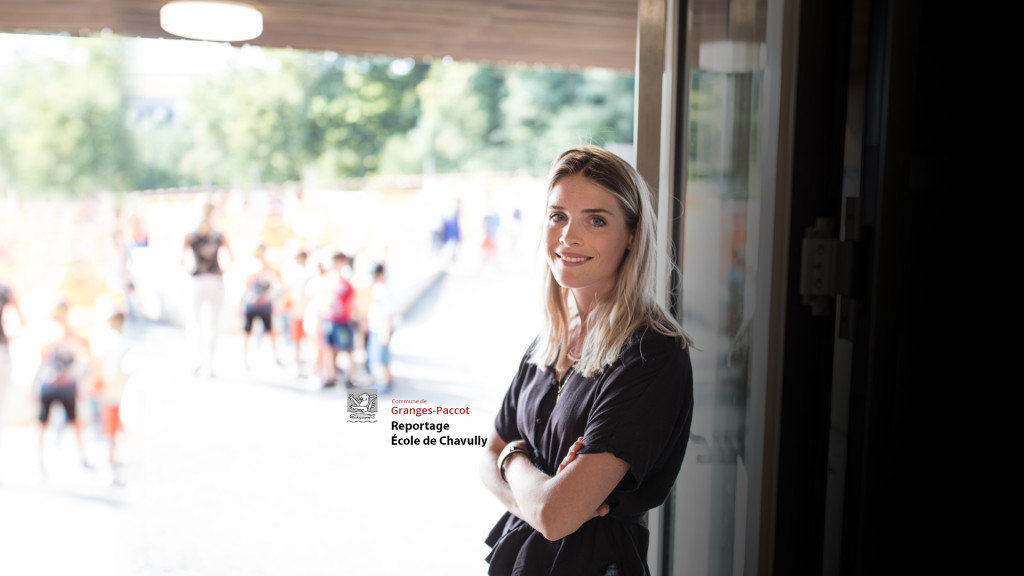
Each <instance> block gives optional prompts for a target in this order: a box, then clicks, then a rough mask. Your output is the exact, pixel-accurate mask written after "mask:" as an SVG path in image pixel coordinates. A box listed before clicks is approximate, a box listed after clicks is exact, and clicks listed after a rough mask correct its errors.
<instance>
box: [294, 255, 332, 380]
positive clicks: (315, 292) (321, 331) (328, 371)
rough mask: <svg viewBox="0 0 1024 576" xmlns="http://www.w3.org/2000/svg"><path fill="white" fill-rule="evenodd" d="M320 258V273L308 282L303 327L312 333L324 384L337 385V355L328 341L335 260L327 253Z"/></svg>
mask: <svg viewBox="0 0 1024 576" xmlns="http://www.w3.org/2000/svg"><path fill="white" fill-rule="evenodd" d="M318 256H319V257H318V258H316V259H315V260H316V267H317V272H318V273H317V274H316V275H315V276H312V277H311V278H310V279H309V281H308V282H307V283H306V310H305V313H304V314H303V316H302V329H303V331H304V332H305V333H306V334H308V335H309V337H310V340H311V341H312V343H313V345H314V346H315V351H316V363H315V366H316V370H315V373H316V376H317V378H318V379H319V381H320V382H319V383H320V385H321V387H324V388H328V387H330V386H333V385H334V378H335V368H333V367H331V365H330V364H331V362H330V358H331V357H332V356H333V352H332V351H331V345H330V343H329V342H328V341H327V328H328V327H329V323H328V322H327V320H326V318H327V309H328V306H327V303H328V301H329V300H330V297H331V282H330V278H331V270H332V267H331V263H330V261H327V260H325V259H324V257H323V254H318Z"/></svg>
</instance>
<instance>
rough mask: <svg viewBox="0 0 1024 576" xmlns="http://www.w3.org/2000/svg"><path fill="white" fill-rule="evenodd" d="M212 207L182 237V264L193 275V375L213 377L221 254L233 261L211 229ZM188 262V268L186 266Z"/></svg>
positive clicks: (221, 238) (221, 296)
mask: <svg viewBox="0 0 1024 576" xmlns="http://www.w3.org/2000/svg"><path fill="white" fill-rule="evenodd" d="M213 210H214V206H213V204H211V203H206V204H203V207H202V215H201V217H200V219H199V223H198V224H197V225H196V228H195V230H193V231H192V232H189V233H188V234H186V235H185V242H184V244H183V245H182V249H181V262H182V264H183V265H185V267H186V269H188V268H191V274H192V294H191V296H192V302H191V304H192V307H191V316H190V318H189V320H188V324H189V330H188V331H189V332H190V340H192V342H193V344H194V345H195V346H196V348H197V358H196V365H195V367H194V372H195V374H197V375H199V374H203V373H205V374H206V375H207V376H213V357H214V352H215V350H216V346H217V335H218V331H219V329H220V316H221V309H222V307H223V305H224V270H223V268H222V267H221V261H220V258H221V252H222V251H223V252H226V254H227V256H228V258H230V259H231V260H234V255H233V254H232V253H231V246H230V245H229V244H228V240H227V238H226V237H225V236H224V234H223V233H222V232H220V231H218V230H217V229H215V228H214V227H213V223H212V216H213ZM189 261H191V266H189Z"/></svg>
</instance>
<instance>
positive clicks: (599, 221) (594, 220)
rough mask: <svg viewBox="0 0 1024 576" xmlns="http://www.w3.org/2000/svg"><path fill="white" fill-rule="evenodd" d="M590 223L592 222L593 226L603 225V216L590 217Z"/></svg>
mask: <svg viewBox="0 0 1024 576" xmlns="http://www.w3.org/2000/svg"><path fill="white" fill-rule="evenodd" d="M590 223H591V224H593V225H594V226H604V225H605V224H606V222H605V221H604V218H601V217H599V216H594V217H593V218H591V219H590Z"/></svg>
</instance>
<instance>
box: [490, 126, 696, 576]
mask: <svg viewBox="0 0 1024 576" xmlns="http://www.w3.org/2000/svg"><path fill="white" fill-rule="evenodd" d="M653 200H654V199H653V197H652V194H651V192H650V190H649V189H648V187H647V185H646V184H645V183H644V181H643V179H642V178H641V177H640V175H639V174H638V173H637V172H636V170H635V169H633V168H632V167H631V166H630V165H629V164H628V163H626V162H625V161H624V160H622V159H621V158H619V157H618V156H615V155H614V154H612V153H610V152H608V151H606V150H604V149H601V148H598V147H595V146H577V147H574V148H570V149H568V150H566V151H565V152H563V153H562V154H561V155H560V156H559V157H558V159H557V160H556V161H555V163H554V165H553V166H552V169H551V174H550V176H549V179H548V192H547V199H546V214H547V218H546V224H545V227H544V230H543V231H542V236H541V243H540V245H541V247H542V249H544V253H545V261H546V263H547V267H546V270H545V271H544V289H543V292H544V294H545V296H546V299H545V304H544V307H543V312H544V314H543V319H544V321H543V324H542V327H541V331H540V334H539V335H538V337H537V338H536V339H535V340H534V342H533V343H532V344H531V345H530V347H529V348H528V349H527V351H526V354H525V355H524V356H523V359H522V363H521V364H520V367H519V371H518V373H517V374H516V376H515V378H514V379H513V381H512V383H511V385H510V387H509V389H508V392H507V393H506V395H505V399H504V401H503V403H502V406H501V408H500V410H499V412H498V415H497V416H496V417H495V420H494V430H493V431H492V432H491V435H490V439H489V441H488V442H487V443H486V444H485V445H484V446H485V448H484V450H483V454H482V459H481V462H480V475H481V478H482V480H483V482H484V485H485V486H486V487H487V488H488V489H489V490H490V491H491V492H492V493H493V494H494V495H495V496H496V497H497V498H498V500H499V501H501V502H502V504H504V506H505V507H506V508H507V512H505V514H504V515H503V516H502V518H501V519H500V520H499V521H498V523H497V524H496V525H495V526H494V528H493V529H492V530H491V532H490V534H489V535H488V536H487V538H486V542H487V544H488V545H489V546H491V548H492V550H491V552H490V554H489V555H488V556H487V561H488V563H489V564H490V568H489V574H492V575H494V574H513V573H514V574H587V575H597V576H601V575H606V576H607V575H618V574H649V573H650V569H649V567H648V566H647V561H646V558H647V547H648V541H649V532H648V530H647V526H646V521H645V515H646V512H647V511H648V510H650V509H651V508H654V507H655V506H658V505H660V504H661V503H662V502H664V500H665V498H666V497H667V495H668V493H669V491H670V490H671V488H672V485H673V483H674V482H675V478H676V476H677V475H678V473H679V468H680V466H681V464H682V460H683V455H684V453H685V451H686V443H687V441H688V437H689V430H690V423H691V419H692V414H693V384H692V380H693V376H692V368H691V364H690V358H689V344H690V340H689V337H688V336H687V335H686V334H685V333H684V332H683V331H682V329H681V328H680V327H679V325H678V324H677V323H676V321H675V320H674V319H673V318H672V316H671V315H669V314H668V313H666V312H665V311H664V310H663V309H662V306H661V305H660V304H659V302H658V300H657V297H656V296H655V265H656V261H657V254H656V241H655V226H656V220H655V216H654V208H653Z"/></svg>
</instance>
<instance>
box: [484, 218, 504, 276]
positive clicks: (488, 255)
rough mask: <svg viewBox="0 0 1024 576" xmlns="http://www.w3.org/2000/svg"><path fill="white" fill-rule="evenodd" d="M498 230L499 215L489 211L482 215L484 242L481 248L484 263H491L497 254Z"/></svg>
mask: <svg viewBox="0 0 1024 576" xmlns="http://www.w3.org/2000/svg"><path fill="white" fill-rule="evenodd" d="M500 228H501V215H500V214H498V212H497V211H496V210H491V211H490V212H488V213H487V214H486V215H484V240H483V244H482V245H481V247H482V248H483V252H484V262H485V263H487V262H491V261H493V260H494V256H495V254H497V252H498V230H499V229H500Z"/></svg>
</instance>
